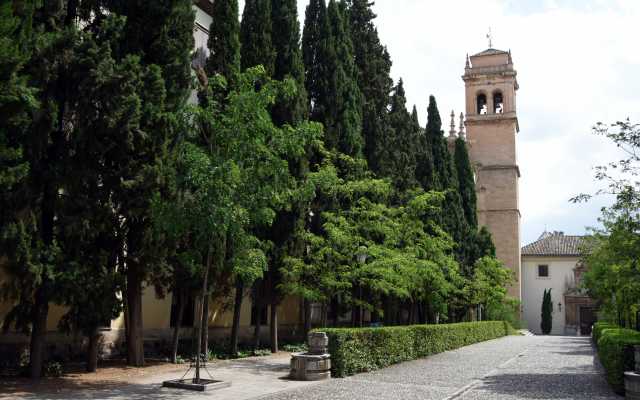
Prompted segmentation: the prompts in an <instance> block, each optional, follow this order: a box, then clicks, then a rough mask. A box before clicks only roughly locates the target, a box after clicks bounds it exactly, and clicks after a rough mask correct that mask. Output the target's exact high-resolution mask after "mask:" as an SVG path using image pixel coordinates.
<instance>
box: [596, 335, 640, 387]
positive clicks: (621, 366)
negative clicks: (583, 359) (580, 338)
mask: <svg viewBox="0 0 640 400" xmlns="http://www.w3.org/2000/svg"><path fill="white" fill-rule="evenodd" d="M593 339H594V341H595V343H596V345H597V347H598V357H599V358H600V362H601V363H602V366H603V367H604V369H605V371H606V376H607V381H608V382H609V384H610V385H611V387H612V388H613V390H614V391H615V392H616V393H620V394H621V393H623V392H624V372H625V371H632V370H633V369H634V365H633V347H632V346H634V345H640V332H638V331H634V330H631V329H625V328H620V327H617V326H616V325H612V324H607V323H597V324H596V325H595V326H594V330H593Z"/></svg>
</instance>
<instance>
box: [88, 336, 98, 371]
mask: <svg viewBox="0 0 640 400" xmlns="http://www.w3.org/2000/svg"><path fill="white" fill-rule="evenodd" d="M99 345H100V332H98V329H97V328H96V329H95V330H94V331H93V332H92V333H91V335H89V344H88V347H87V372H96V370H97V369H98V348H99Z"/></svg>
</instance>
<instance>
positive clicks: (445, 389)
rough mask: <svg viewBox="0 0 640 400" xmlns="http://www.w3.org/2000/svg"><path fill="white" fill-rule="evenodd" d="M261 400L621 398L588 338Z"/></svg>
mask: <svg viewBox="0 0 640 400" xmlns="http://www.w3.org/2000/svg"><path fill="white" fill-rule="evenodd" d="M261 399H262V400H293V399H305V400H316V399H336V400H338V399H345V400H346V399H367V400H368V399H371V400H374V399H375V400H386V399H389V400H396V399H425V400H427V399H443V400H444V399H446V400H449V399H460V400H485V399H491V400H511V399H553V400H560V399H562V400H564V399H567V400H569V399H576V400H577V399H581V400H582V399H593V400H605V399H607V400H609V399H611V400H614V399H617V400H619V399H621V397H618V396H616V395H615V394H613V392H611V390H610V389H609V388H608V386H607V384H606V382H605V381H604V378H603V376H602V371H601V369H600V367H599V365H598V363H597V361H595V358H594V355H593V349H592V347H591V344H590V340H589V339H588V338H576V337H523V336H519V337H518V336H511V337H507V338H503V339H498V340H493V341H489V342H484V343H479V344H476V345H473V346H468V347H465V348H462V349H458V350H455V351H451V352H446V353H443V354H438V355H435V356H432V357H429V358H427V359H423V360H417V361H411V362H406V363H403V364H399V365H395V366H393V367H390V368H386V369H384V370H380V371H376V372H372V373H366V374H360V375H356V376H353V377H350V378H346V379H335V380H331V381H328V382H326V383H322V384H319V385H314V386H309V387H306V388H304V389H297V390H291V391H287V392H282V393H278V394H275V395H271V396H265V397H261Z"/></svg>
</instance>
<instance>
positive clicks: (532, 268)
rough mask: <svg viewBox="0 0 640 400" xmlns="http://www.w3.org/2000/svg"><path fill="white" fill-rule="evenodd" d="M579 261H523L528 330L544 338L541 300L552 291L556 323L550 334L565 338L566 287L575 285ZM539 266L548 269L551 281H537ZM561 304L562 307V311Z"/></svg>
mask: <svg viewBox="0 0 640 400" xmlns="http://www.w3.org/2000/svg"><path fill="white" fill-rule="evenodd" d="M578 261H579V260H578V258H571V257H532V256H523V257H522V308H523V317H524V319H525V321H527V325H528V326H527V328H528V329H529V330H530V331H531V332H533V333H535V334H541V333H542V331H541V329H540V320H541V316H540V315H541V310H542V296H543V294H544V291H545V289H551V301H552V303H553V323H552V329H551V334H552V335H564V334H566V332H565V311H566V305H565V304H564V293H565V292H566V290H567V286H568V285H570V284H572V283H573V281H574V275H573V269H574V268H575V266H576V264H577V263H578ZM538 265H548V266H549V277H548V278H542V277H538ZM558 303H561V304H562V307H561V309H562V311H560V310H559V307H558Z"/></svg>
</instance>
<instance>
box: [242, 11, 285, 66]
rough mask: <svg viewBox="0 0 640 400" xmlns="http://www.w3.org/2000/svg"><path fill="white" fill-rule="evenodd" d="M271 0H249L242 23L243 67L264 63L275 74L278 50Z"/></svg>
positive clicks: (243, 13)
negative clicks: (275, 44)
mask: <svg viewBox="0 0 640 400" xmlns="http://www.w3.org/2000/svg"><path fill="white" fill-rule="evenodd" d="M271 38H272V23H271V0H247V1H246V2H245V3H244V11H243V12H242V23H241V24H240V60H241V65H242V69H243V70H245V69H247V68H251V67H256V66H258V65H262V66H263V67H264V69H265V71H266V73H267V75H268V76H272V75H273V71H274V63H275V58H276V52H275V50H274V48H273V44H272V41H271V40H272V39H271Z"/></svg>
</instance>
